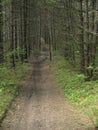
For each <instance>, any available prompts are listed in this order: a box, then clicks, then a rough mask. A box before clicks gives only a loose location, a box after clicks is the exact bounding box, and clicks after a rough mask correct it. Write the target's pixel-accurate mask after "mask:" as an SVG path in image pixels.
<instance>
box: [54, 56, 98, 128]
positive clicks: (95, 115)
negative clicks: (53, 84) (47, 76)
mask: <svg viewBox="0 0 98 130" xmlns="http://www.w3.org/2000/svg"><path fill="white" fill-rule="evenodd" d="M52 70H53V72H54V74H55V76H56V80H57V82H58V84H59V86H60V87H61V88H62V90H63V92H64V95H65V97H67V98H68V99H70V101H72V102H73V103H74V104H75V105H77V106H78V107H80V108H82V109H83V110H84V111H85V112H86V114H87V115H88V116H89V118H91V119H92V122H93V123H94V124H95V119H96V126H98V80H96V81H89V82H85V80H84V79H85V76H84V75H83V74H80V73H78V72H76V71H74V69H73V67H72V66H71V65H70V64H69V62H68V61H66V60H65V59H64V57H63V56H59V55H57V54H56V55H55V57H54V60H53V62H52Z"/></svg>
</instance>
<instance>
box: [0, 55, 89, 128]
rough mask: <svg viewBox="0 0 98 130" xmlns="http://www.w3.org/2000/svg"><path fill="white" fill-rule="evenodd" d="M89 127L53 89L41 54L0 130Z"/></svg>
mask: <svg viewBox="0 0 98 130" xmlns="http://www.w3.org/2000/svg"><path fill="white" fill-rule="evenodd" d="M89 124H90V122H89V120H88V118H87V117H85V116H84V115H83V114H82V113H80V112H79V111H77V110H76V109H75V108H73V107H72V106H70V105H69V103H68V101H67V99H65V97H64V96H63V94H62V91H61V90H60V88H58V87H57V85H56V83H55V78H54V76H53V74H52V73H51V71H50V68H49V65H48V64H46V54H45V53H42V54H41V55H35V57H34V59H33V62H32V63H31V65H30V70H29V73H28V77H27V79H26V81H25V83H24V85H23V87H22V89H21V92H20V95H19V96H18V97H17V98H16V100H15V102H14V103H13V104H12V107H11V109H10V110H9V112H8V114H7V116H6V118H5V119H4V121H3V123H2V126H1V128H0V130H86V128H87V126H89Z"/></svg>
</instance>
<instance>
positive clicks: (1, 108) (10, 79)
mask: <svg viewBox="0 0 98 130" xmlns="http://www.w3.org/2000/svg"><path fill="white" fill-rule="evenodd" d="M27 69H28V64H27V63H24V64H20V63H18V64H17V67H16V68H15V69H13V68H11V67H10V66H9V65H7V64H3V65H0V119H2V116H3V114H4V113H5V111H6V110H7V109H8V106H9V103H11V101H12V100H13V99H14V97H15V95H18V93H19V92H18V87H19V85H20V84H21V81H23V79H24V75H25V72H26V71H27Z"/></svg>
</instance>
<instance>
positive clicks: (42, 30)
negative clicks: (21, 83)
mask: <svg viewBox="0 0 98 130" xmlns="http://www.w3.org/2000/svg"><path fill="white" fill-rule="evenodd" d="M42 39H43V41H44V42H45V44H46V45H47V46H48V47H49V50H50V59H52V51H53V50H60V51H61V52H62V54H63V55H64V56H65V57H66V59H68V60H69V61H70V63H71V64H72V65H73V66H77V65H78V67H79V71H80V72H82V73H84V74H85V75H86V76H87V80H90V79H96V76H97V71H98V69H97V61H98V59H97V54H98V49H97V48H98V47H97V42H98V1H97V0H75V1H74V0H40V1H36V0H21V1H20V0H0V63H2V62H10V63H11V65H12V66H13V67H15V66H16V62H17V61H18V60H21V62H22V63H23V62H24V61H25V60H26V59H28V57H29V56H30V53H31V52H32V50H33V51H34V50H35V48H36V49H39V50H41V49H42V48H43V45H42Z"/></svg>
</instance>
